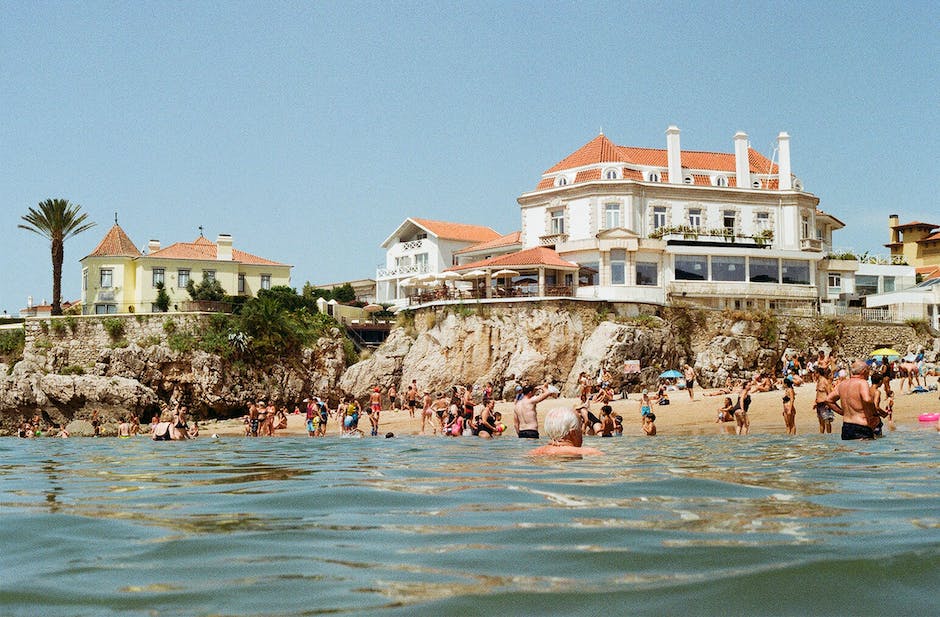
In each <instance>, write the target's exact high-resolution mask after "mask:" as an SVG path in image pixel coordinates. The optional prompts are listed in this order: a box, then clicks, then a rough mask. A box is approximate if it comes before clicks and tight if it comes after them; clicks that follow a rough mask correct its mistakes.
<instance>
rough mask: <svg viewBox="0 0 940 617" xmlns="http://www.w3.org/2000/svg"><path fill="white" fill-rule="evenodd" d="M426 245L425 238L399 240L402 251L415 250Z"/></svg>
mask: <svg viewBox="0 0 940 617" xmlns="http://www.w3.org/2000/svg"><path fill="white" fill-rule="evenodd" d="M422 246H424V239H421V240H409V241H408V242H399V243H398V248H399V250H400V251H413V250H415V249H419V248H421V247H422Z"/></svg>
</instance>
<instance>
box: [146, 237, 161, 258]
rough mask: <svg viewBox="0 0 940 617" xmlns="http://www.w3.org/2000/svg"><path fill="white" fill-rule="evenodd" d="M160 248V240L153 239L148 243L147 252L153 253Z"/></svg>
mask: <svg viewBox="0 0 940 617" xmlns="http://www.w3.org/2000/svg"><path fill="white" fill-rule="evenodd" d="M159 250H160V241H159V240H151V241H150V242H148V243H147V252H148V253H150V254H151V255H153V254H154V253H156V252H157V251H159Z"/></svg>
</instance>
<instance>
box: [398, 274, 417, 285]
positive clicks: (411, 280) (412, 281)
mask: <svg viewBox="0 0 940 617" xmlns="http://www.w3.org/2000/svg"><path fill="white" fill-rule="evenodd" d="M398 284H399V285H401V286H402V287H414V286H415V279H414V277H413V276H409V277H408V278H404V279H402V280H400V281H398Z"/></svg>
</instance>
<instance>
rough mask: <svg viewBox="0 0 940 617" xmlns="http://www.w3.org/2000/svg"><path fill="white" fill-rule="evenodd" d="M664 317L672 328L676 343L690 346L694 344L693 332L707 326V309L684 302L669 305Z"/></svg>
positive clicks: (664, 311)
mask: <svg viewBox="0 0 940 617" xmlns="http://www.w3.org/2000/svg"><path fill="white" fill-rule="evenodd" d="M663 319H665V320H666V322H667V323H668V324H669V327H670V328H672V332H673V336H674V337H675V339H676V343H678V344H679V345H680V346H682V347H685V348H689V347H690V346H691V345H692V333H693V332H697V331H700V330H702V329H703V328H704V327H705V324H706V319H705V311H703V310H701V309H697V308H694V307H691V306H688V305H684V304H677V305H674V306H667V307H665V308H664V309H663Z"/></svg>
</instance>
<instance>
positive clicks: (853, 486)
mask: <svg viewBox="0 0 940 617" xmlns="http://www.w3.org/2000/svg"><path fill="white" fill-rule="evenodd" d="M595 444H596V445H598V446H599V447H601V448H603V449H604V450H606V451H607V455H606V456H604V457H592V458H590V459H584V460H570V459H566V460H547V459H534V458H531V457H529V456H527V455H526V452H527V450H528V449H529V448H531V447H532V444H531V443H530V442H528V441H524V440H516V439H512V438H502V439H497V440H493V441H483V440H476V439H471V438H462V439H431V438H396V439H390V440H386V439H361V440H341V439H338V438H336V439H316V440H314V439H300V438H298V439H255V440H246V439H223V440H215V439H206V440H197V441H194V442H187V443H154V442H151V441H149V440H147V439H143V438H141V439H134V440H117V439H99V440H94V439H70V440H52V439H40V440H17V439H6V440H0V461H2V462H0V488H2V492H0V546H2V552H0V553H2V554H0V571H2V573H3V576H2V585H0V614H4V615H8V614H9V615H35V614H42V615H107V614H115V615H118V614H119V615H148V616H149V615H161V616H163V615H314V614H321V613H354V614H376V615H412V614H453V615H466V614H488V613H497V612H498V613H501V614H533V613H544V614H558V613H561V612H565V613H570V614H574V615H596V614H600V613H611V612H612V613H614V614H675V613H688V614H716V615H717V614H721V615H728V614H743V613H745V612H752V613H754V614H762V615H766V614H806V613H812V614H829V615H832V614H853V615H859V614H884V613H886V612H891V611H893V610H894V609H897V608H900V607H904V609H905V611H906V612H907V613H910V614H933V613H934V612H935V611H934V609H935V608H936V599H935V590H936V588H937V585H938V583H940V523H938V521H940V482H938V481H937V478H938V477H940V474H938V472H940V457H938V449H937V448H938V440H937V439H936V436H934V435H931V434H929V433H927V432H910V433H905V434H903V435H901V434H893V435H889V436H888V437H887V438H885V439H883V440H880V441H878V442H874V443H871V442H869V443H852V444H843V443H842V442H840V441H839V440H838V439H837V438H835V437H833V436H819V435H806V436H799V437H797V438H795V439H793V438H789V439H788V438H785V437H763V436H761V437H756V436H751V437H748V438H741V439H739V438H735V437H733V436H713V437H683V438H670V437H658V438H656V439H636V438H624V439H605V440H603V441H601V440H597V441H596V442H592V443H591V445H595ZM846 572H853V573H854V576H856V577H857V578H858V580H860V581H865V582H864V583H863V584H859V585H845V584H843V581H844V580H845V578H846Z"/></svg>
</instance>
